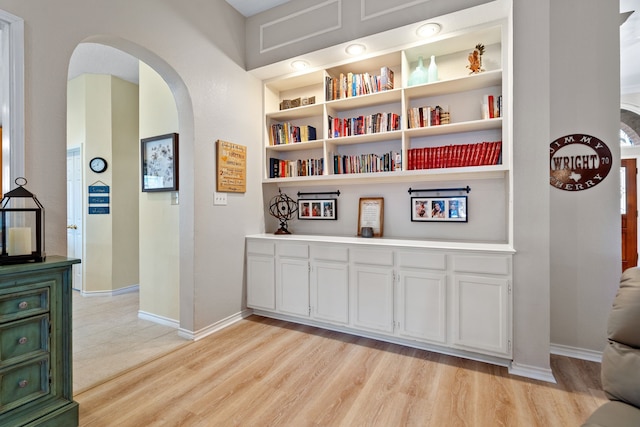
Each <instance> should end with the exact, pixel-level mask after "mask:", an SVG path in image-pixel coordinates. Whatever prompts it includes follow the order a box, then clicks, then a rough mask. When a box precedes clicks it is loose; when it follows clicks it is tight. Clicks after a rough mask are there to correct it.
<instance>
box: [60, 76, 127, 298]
mask: <svg viewBox="0 0 640 427" xmlns="http://www.w3.org/2000/svg"><path fill="white" fill-rule="evenodd" d="M67 97H68V103H67V119H68V120H67V127H68V133H67V145H68V146H69V147H81V146H82V147H83V150H82V155H83V164H84V165H85V167H84V169H83V172H84V177H83V184H84V186H83V196H82V199H83V200H84V203H85V205H86V200H87V197H88V192H87V188H88V186H90V185H94V184H96V183H98V184H101V185H108V186H109V187H110V193H109V195H108V196H109V197H110V202H109V208H110V211H109V214H104V215H103V214H100V215H88V214H87V209H86V206H85V209H84V211H83V212H84V214H83V215H84V221H83V223H84V227H83V240H84V242H85V252H84V253H85V258H84V260H83V261H84V268H83V276H84V280H83V283H84V285H83V288H84V289H83V291H84V292H88V293H90V292H105V291H107V292H110V291H113V290H117V289H120V288H123V287H126V286H131V285H135V284H137V283H138V250H137V247H138V237H137V236H138V226H137V218H138V208H137V203H133V201H137V193H136V192H135V190H134V189H135V178H136V177H137V174H136V173H135V170H132V168H131V167H130V166H131V159H132V158H133V159H134V160H135V157H136V155H137V152H138V149H137V147H138V142H137V140H138V87H137V85H135V84H132V83H130V82H126V81H124V80H121V79H118V78H116V77H112V76H109V75H97V74H91V75H82V76H79V77H76V78H75V79H73V80H71V81H69V85H68V95H67ZM96 156H99V157H103V158H105V159H106V160H107V164H108V165H109V167H108V168H107V170H106V171H105V172H104V173H102V174H97V173H95V172H93V171H91V170H90V169H89V167H88V162H89V160H90V159H92V158H93V157H96ZM114 160H115V161H114ZM133 165H134V166H137V163H133Z"/></svg>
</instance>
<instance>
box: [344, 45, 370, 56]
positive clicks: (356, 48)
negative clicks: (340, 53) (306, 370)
mask: <svg viewBox="0 0 640 427" xmlns="http://www.w3.org/2000/svg"><path fill="white" fill-rule="evenodd" d="M365 50H367V47H366V46H365V45H363V44H359V43H354V44H350V45H349V46H347V47H346V48H345V50H344V51H345V52H347V53H348V54H349V55H354V56H355V55H361V54H363V53H364V51H365Z"/></svg>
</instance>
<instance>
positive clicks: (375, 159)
mask: <svg viewBox="0 0 640 427" xmlns="http://www.w3.org/2000/svg"><path fill="white" fill-rule="evenodd" d="M329 158H332V159H333V173H334V174H336V175H339V174H348V173H371V172H393V171H398V170H402V154H400V153H397V152H394V151H390V152H388V153H384V154H382V155H378V154H359V155H351V156H348V155H341V154H338V153H330V155H329Z"/></svg>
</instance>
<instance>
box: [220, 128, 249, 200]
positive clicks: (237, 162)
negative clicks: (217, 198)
mask: <svg viewBox="0 0 640 427" xmlns="http://www.w3.org/2000/svg"><path fill="white" fill-rule="evenodd" d="M216 164H217V190H216V191H219V192H221V193H244V192H245V191H246V188H247V147H245V146H244V145H239V144H234V143H232V142H227V141H222V140H221V139H219V140H218V158H217V161H216Z"/></svg>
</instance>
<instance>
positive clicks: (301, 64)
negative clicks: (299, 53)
mask: <svg viewBox="0 0 640 427" xmlns="http://www.w3.org/2000/svg"><path fill="white" fill-rule="evenodd" d="M308 66H309V63H308V62H307V61H305V60H302V59H296V60H295V61H293V62H292V63H291V67H292V68H294V69H296V70H304V69H305V68H307V67H308Z"/></svg>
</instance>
